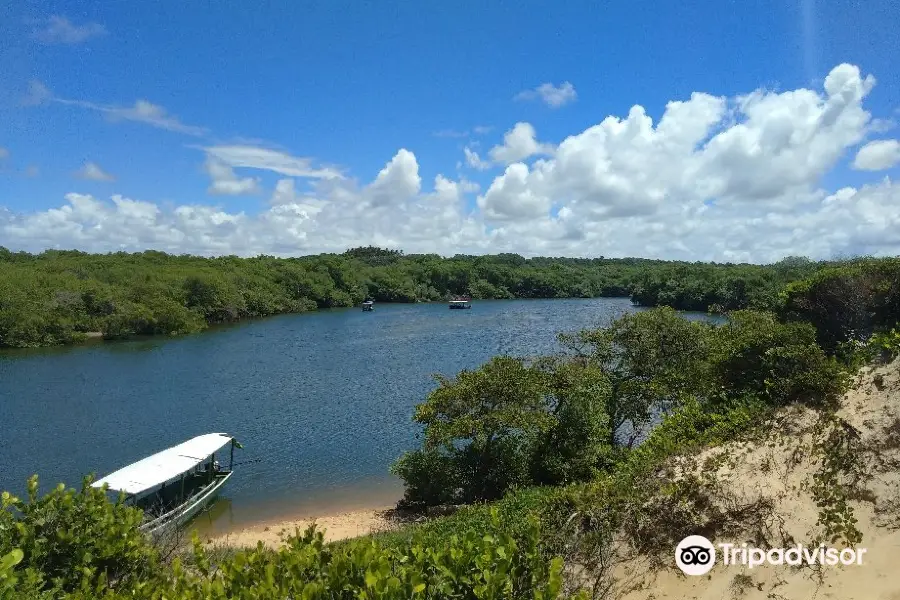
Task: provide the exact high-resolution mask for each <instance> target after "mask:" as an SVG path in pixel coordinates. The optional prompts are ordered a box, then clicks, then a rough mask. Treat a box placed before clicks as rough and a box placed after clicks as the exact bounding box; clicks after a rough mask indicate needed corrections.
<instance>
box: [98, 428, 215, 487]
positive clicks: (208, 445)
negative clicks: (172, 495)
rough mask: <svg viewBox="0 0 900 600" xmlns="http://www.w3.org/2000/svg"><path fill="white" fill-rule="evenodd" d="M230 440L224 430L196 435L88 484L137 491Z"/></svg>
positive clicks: (169, 476)
mask: <svg viewBox="0 0 900 600" xmlns="http://www.w3.org/2000/svg"><path fill="white" fill-rule="evenodd" d="M231 441H232V438H231V436H229V435H227V434H225V433H207V434H204V435H198V436H197V437H195V438H192V439H189V440H188V441H186V442H183V443H181V444H178V445H177V446H173V447H171V448H169V449H167V450H163V451H162V452H157V453H156V454H154V455H153V456H148V457H147V458H144V459H142V460H139V461H137V462H136V463H132V464H130V465H128V466H127V467H123V468H121V469H119V470H118V471H116V472H115V473H110V474H109V475H107V476H106V477H104V478H103V479H99V480H97V481H95V482H94V483H92V484H91V487H95V488H100V487H103V484H108V485H109V489H110V490H112V491H114V492H125V493H126V494H140V493H141V492H145V491H147V490H149V489H151V488H154V487H156V486H158V485H161V484H163V483H166V482H167V481H169V480H171V479H174V478H176V477H178V476H179V475H181V474H182V473H185V472H187V471H190V470H191V469H193V468H194V467H196V466H197V465H200V464H202V463H203V462H204V461H205V460H206V459H207V458H209V457H210V455H212V454H213V453H214V452H217V451H218V450H220V449H221V448H223V447H225V446H226V445H228V444H230V443H231Z"/></svg>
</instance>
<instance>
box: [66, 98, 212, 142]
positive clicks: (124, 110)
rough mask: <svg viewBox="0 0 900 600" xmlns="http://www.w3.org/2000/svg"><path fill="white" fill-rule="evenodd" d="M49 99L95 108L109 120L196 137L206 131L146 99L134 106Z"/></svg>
mask: <svg viewBox="0 0 900 600" xmlns="http://www.w3.org/2000/svg"><path fill="white" fill-rule="evenodd" d="M51 99H52V100H53V101H54V102H58V103H59V104H66V105H68V106H78V107H80V108H87V109H89V110H96V111H98V112H101V113H103V114H105V115H106V117H107V118H108V119H109V120H110V121H135V122H137V123H144V124H146V125H150V126H151V127H156V128H158V129H165V130H167V131H174V132H176V133H183V134H185V135H193V136H197V137H200V136H204V135H206V133H207V130H206V128H205V127H198V126H196V125H187V124H185V123H182V122H181V121H180V120H179V119H178V117H176V116H174V115H170V114H169V113H168V112H167V111H166V109H165V108H163V107H162V106H159V105H158V104H153V103H152V102H149V101H148V100H137V101H136V102H135V103H134V106H115V105H106V104H96V103H94V102H87V101H84V100H66V99H64V98H51Z"/></svg>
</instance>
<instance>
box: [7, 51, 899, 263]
mask: <svg viewBox="0 0 900 600" xmlns="http://www.w3.org/2000/svg"><path fill="white" fill-rule="evenodd" d="M874 85H875V80H874V78H873V77H871V76H868V75H864V74H862V73H860V70H859V69H858V68H857V67H855V66H852V65H847V64H842V65H838V66H837V67H835V68H834V69H832V70H831V72H830V73H829V74H828V76H827V77H826V78H825V80H824V82H823V86H822V87H821V88H819V89H806V88H798V89H793V90H790V89H789V90H784V91H773V90H768V89H758V90H748V91H747V93H745V94H742V95H739V96H733V97H724V96H718V95H715V94H711V93H704V92H696V93H694V94H691V95H690V96H689V97H686V98H680V99H677V100H673V101H671V102H669V103H668V104H667V105H666V106H665V109H664V110H663V111H662V115H661V117H660V118H659V119H658V120H654V119H652V118H651V117H650V116H649V114H648V112H649V111H648V110H646V109H645V108H643V107H642V106H640V105H635V106H633V107H632V108H631V109H630V110H629V111H628V112H627V114H625V115H621V116H607V117H605V118H603V117H602V115H601V116H600V117H599V118H598V120H597V122H596V124H594V125H591V126H590V127H587V128H586V129H584V130H583V131H575V132H572V134H571V135H569V136H568V137H566V138H565V139H562V140H561V141H559V143H558V144H556V143H554V144H551V143H550V142H549V141H540V142H539V141H538V140H537V136H536V135H535V134H534V129H533V127H531V126H530V125H529V124H527V123H523V124H519V125H517V126H516V127H514V128H513V129H512V130H511V131H510V132H508V133H507V135H506V136H504V142H503V143H502V144H500V145H498V146H497V147H496V148H499V149H501V150H498V152H496V153H495V152H493V151H492V152H491V153H489V155H490V158H491V159H492V161H493V160H496V161H498V162H502V163H503V164H505V167H504V169H503V171H502V172H501V173H498V174H496V176H493V177H491V178H490V179H489V183H486V185H485V186H484V189H483V191H481V192H479V191H478V189H479V188H478V187H477V186H476V185H475V184H473V183H470V182H468V181H465V180H462V179H459V180H453V179H450V178H449V177H447V176H445V175H437V176H436V177H434V178H433V179H432V178H430V177H429V178H428V180H423V177H422V176H421V170H420V164H419V158H418V157H417V156H416V155H415V154H414V153H413V152H412V151H410V150H408V149H401V150H399V151H398V152H397V153H396V154H395V155H394V156H393V157H392V158H391V160H389V161H387V163H386V164H385V166H384V168H383V169H382V170H381V171H380V172H379V173H378V174H377V176H375V177H374V178H373V179H372V180H371V181H368V182H359V181H357V180H355V179H353V178H352V177H347V176H344V175H343V174H342V173H340V171H338V170H337V169H333V168H332V167H325V166H321V165H318V164H317V163H315V162H314V161H313V160H312V159H308V158H298V157H294V156H291V155H289V154H287V153H285V152H282V151H277V150H271V149H267V148H263V147H259V146H254V145H252V144H243V145H223V146H212V147H209V148H205V150H206V153H207V157H208V158H210V159H211V160H215V161H218V162H216V163H215V164H216V165H218V166H219V167H221V166H222V165H224V166H225V167H226V168H227V169H228V170H227V171H222V172H223V173H226V174H227V175H228V177H231V176H232V175H234V169H244V168H255V169H263V170H268V171H271V172H274V173H278V174H279V175H280V176H281V177H280V179H279V181H278V183H277V184H276V185H275V189H274V191H273V192H272V196H271V198H269V199H268V201H267V200H260V202H259V204H258V205H257V206H247V207H246V208H245V212H229V211H226V210H223V209H221V208H219V207H215V206H208V205H203V204H196V203H193V200H191V199H184V200H185V202H184V204H183V205H180V206H174V207H172V206H170V205H169V204H168V203H167V204H162V203H160V204H157V203H153V202H148V201H147V200H136V199H131V198H127V197H125V196H121V195H115V196H112V197H111V198H110V199H100V198H96V197H93V196H85V195H80V194H69V195H67V196H66V198H65V203H64V204H62V205H61V206H60V207H58V208H53V209H50V210H42V211H30V212H24V213H13V212H11V211H2V210H0V239H3V240H4V245H7V246H10V247H14V248H23V249H28V250H40V249H42V248H46V247H63V248H71V247H75V248H82V249H85V250H93V251H107V250H117V249H120V248H124V249H128V250H142V249H145V248H159V249H161V250H166V251H169V252H193V253H200V254H240V255H254V254H258V253H267V254H276V255H298V254H307V253H315V252H325V251H336V252H340V251H343V250H345V249H346V248H348V247H352V246H358V245H368V244H373V245H377V246H382V247H392V248H401V249H403V250H406V251H408V252H439V253H442V254H450V255H452V254H455V253H469V254H481V253H486V252H490V253H496V252H518V253H521V254H525V255H552V256H563V255H569V256H599V255H603V256H646V257H659V258H667V259H682V260H717V261H735V262H739V261H754V262H767V261H776V260H779V259H780V258H783V257H784V256H787V255H807V256H810V257H812V258H827V257H831V256H835V255H841V254H858V253H866V254H873V255H889V254H898V253H900V234H898V233H897V232H900V186H898V185H897V183H896V182H895V181H893V180H892V179H891V178H890V177H883V178H882V179H880V180H876V181H871V182H868V183H867V184H864V185H856V186H854V187H842V188H841V187H839V188H832V189H826V188H825V187H824V185H823V181H826V180H830V179H832V178H830V177H829V178H827V179H826V178H825V177H824V176H825V175H827V174H829V173H831V172H832V171H833V169H834V168H835V167H836V166H837V165H839V164H841V161H843V160H846V159H849V158H851V157H852V152H853V150H854V149H855V148H857V147H858V145H859V144H860V143H861V142H862V141H863V140H864V139H866V137H867V136H869V135H871V134H872V130H873V126H875V127H877V123H878V121H877V120H874V119H873V118H872V115H870V113H869V111H868V110H866V108H865V106H864V103H865V101H866V97H867V95H868V94H869V92H870V91H871V90H872V88H873V86H874ZM653 112H656V111H655V110H654V111H653ZM517 128H518V133H517V134H516V135H515V136H513V135H511V134H512V132H516V131H517ZM864 148H865V146H864ZM469 152H470V154H467V155H466V156H467V160H469V161H470V164H471V161H472V160H474V159H473V158H472V157H473V156H477V154H475V153H474V151H473V150H472V149H471V145H470V147H469ZM857 158H858V157H857ZM478 161H481V162H482V163H483V162H486V161H485V160H484V159H482V158H481V157H478ZM863 162H865V160H864V161H863ZM506 163H508V164H506ZM475 164H481V163H478V162H476V163H475ZM869 164H872V163H871V162H870V163H869ZM431 167H432V165H429V169H430V168H431ZM432 172H434V171H432ZM228 177H226V178H224V179H228ZM234 177H235V178H237V175H234ZM295 178H305V181H304V182H303V183H304V187H303V188H302V191H301V190H300V189H298V184H299V183H300V182H299V181H297V180H296V179H295ZM220 179H223V178H222V177H220ZM232 181H234V179H232ZM238 181H239V179H238ZM307 186H308V187H307ZM476 194H477V196H475V197H473V196H474V195H476Z"/></svg>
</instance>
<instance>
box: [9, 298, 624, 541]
mask: <svg viewBox="0 0 900 600" xmlns="http://www.w3.org/2000/svg"><path fill="white" fill-rule="evenodd" d="M633 310H635V309H634V308H633V307H632V306H631V303H630V302H629V300H628V299H627V298H602V299H591V300H508V301H480V302H476V303H475V304H474V307H473V308H472V309H471V310H454V311H451V310H448V309H447V306H446V304H396V305H386V304H381V305H377V306H376V309H375V311H374V312H370V313H364V312H362V311H361V310H359V309H358V308H356V309H346V310H332V311H324V312H320V313H311V314H303V315H283V316H279V317H273V318H269V319H264V320H259V321H254V322H248V323H243V324H239V325H236V326H233V327H227V328H220V329H216V330H213V331H209V332H206V333H203V334H199V335H194V336H188V337H184V338H177V339H164V338H153V339H149V340H146V339H145V340H140V341H126V342H117V343H98V344H92V345H88V346H82V347H76V348H65V349H52V350H46V349H43V350H39V351H15V352H5V353H2V354H0V489H6V490H11V491H14V492H17V493H21V492H22V491H23V489H24V482H25V480H26V478H27V477H28V476H29V475H31V474H32V473H38V474H39V475H40V477H41V479H42V482H43V485H42V487H46V486H48V485H52V484H55V483H57V482H60V481H64V482H66V483H67V484H69V485H74V484H77V483H79V482H80V479H81V477H82V476H83V475H85V474H87V473H90V472H95V473H97V474H98V475H104V474H106V473H108V472H110V471H113V470H115V469H117V468H119V467H122V466H124V465H126V464H128V463H131V462H134V461H136V460H139V459H141V458H143V457H145V456H147V455H149V454H152V453H154V452H157V451H159V450H162V449H164V448H166V447H168V446H171V445H174V444H177V443H179V442H182V441H184V440H185V439H187V438H190V437H192V436H195V435H198V434H201V433H208V432H213V431H221V432H227V433H230V434H232V435H234V436H236V437H237V438H238V440H239V441H241V442H242V443H243V445H244V450H243V451H239V450H236V451H235V462H236V463H245V464H243V465H240V466H238V467H236V469H235V475H234V477H232V479H231V481H229V483H228V485H227V486H226V488H225V491H224V493H223V498H222V500H221V501H220V502H219V503H218V504H217V505H216V506H215V507H214V508H213V510H212V511H211V512H210V515H208V516H207V517H206V519H207V521H212V526H213V527H214V529H216V530H223V529H227V528H231V527H238V526H243V525H247V524H250V523H254V522H260V521H266V520H274V519H278V518H285V517H289V516H297V515H310V514H322V513H325V512H329V511H333V510H334V509H335V508H338V507H340V508H341V509H352V508H357V507H358V508H363V507H368V506H373V505H381V504H384V505H387V504H390V503H391V502H392V501H394V500H396V499H397V498H398V497H399V496H400V494H401V487H400V485H399V483H398V482H397V481H396V480H394V479H393V478H392V477H391V476H390V475H389V474H388V466H389V465H390V464H391V463H392V462H393V461H394V460H395V459H396V458H397V457H398V456H399V455H400V454H401V453H402V452H403V451H404V450H407V449H410V448H413V447H415V446H416V445H417V441H416V434H417V433H418V429H417V426H416V425H415V424H414V423H412V422H411V416H412V412H413V407H414V406H415V404H416V403H418V402H421V401H422V400H423V399H424V398H425V396H426V394H427V393H428V392H429V391H430V390H431V389H433V388H434V386H435V383H434V381H433V379H432V378H431V375H432V374H433V373H438V372H440V373H444V374H447V375H452V374H455V373H457V372H458V371H460V370H461V369H464V368H472V367H476V366H478V365H479V364H481V363H483V362H484V361H486V360H487V359H489V358H490V357H492V356H494V355H497V354H513V355H530V354H536V353H541V352H548V351H553V350H554V349H556V348H557V345H556V340H555V334H556V333H557V332H559V331H572V330H576V329H580V328H583V327H587V326H596V325H601V324H605V323H606V322H608V321H609V320H610V319H611V318H613V317H615V316H618V315H620V314H622V313H624V312H627V311H633ZM223 462H225V463H227V459H226V461H223Z"/></svg>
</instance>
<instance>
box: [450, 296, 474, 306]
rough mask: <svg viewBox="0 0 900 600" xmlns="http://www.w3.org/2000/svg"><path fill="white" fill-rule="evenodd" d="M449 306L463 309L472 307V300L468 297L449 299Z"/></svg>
mask: <svg viewBox="0 0 900 600" xmlns="http://www.w3.org/2000/svg"><path fill="white" fill-rule="evenodd" d="M450 308H456V309H464V308H472V301H471V300H469V299H468V298H458V299H455V300H451V301H450Z"/></svg>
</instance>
